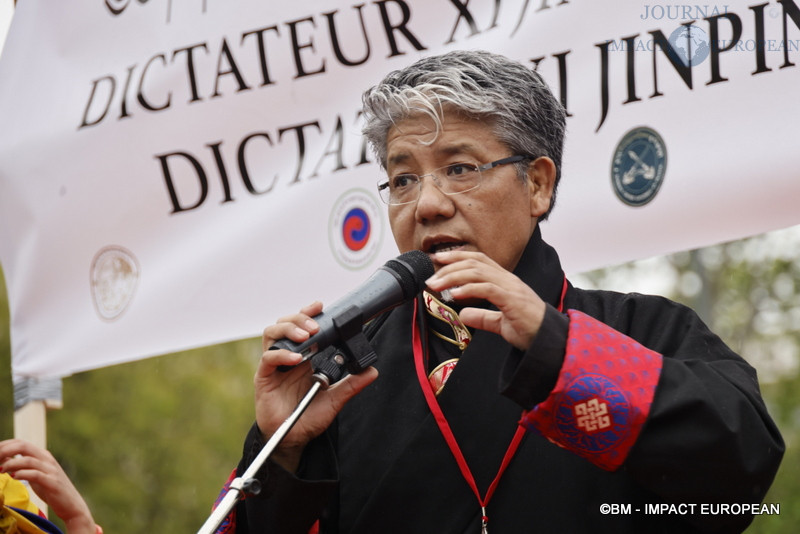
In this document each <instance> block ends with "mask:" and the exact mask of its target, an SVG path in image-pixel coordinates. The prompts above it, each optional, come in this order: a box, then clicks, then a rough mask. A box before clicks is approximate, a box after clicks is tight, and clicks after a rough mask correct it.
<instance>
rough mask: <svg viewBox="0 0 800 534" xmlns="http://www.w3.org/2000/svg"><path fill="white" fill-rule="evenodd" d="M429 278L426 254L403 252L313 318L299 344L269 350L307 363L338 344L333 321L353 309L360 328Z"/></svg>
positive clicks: (285, 343) (282, 342)
mask: <svg viewBox="0 0 800 534" xmlns="http://www.w3.org/2000/svg"><path fill="white" fill-rule="evenodd" d="M431 276H433V262H432V261H431V259H430V258H429V257H428V255H427V254H425V253H424V252H422V251H421V250H410V251H408V252H405V253H403V254H401V255H400V256H398V257H397V258H395V259H392V260H389V261H387V262H386V263H385V264H384V265H383V266H382V267H380V268H379V269H378V270H377V271H375V273H374V274H373V275H372V276H371V277H370V278H369V279H368V280H367V281H366V282H364V283H363V284H361V285H360V286H359V287H358V288H356V289H354V290H353V291H351V292H350V293H348V294H347V295H345V296H344V297H342V298H341V299H339V300H337V301H336V302H335V303H333V304H332V305H331V306H330V307H327V308H326V309H325V310H324V311H323V312H322V313H320V314H319V315H317V316H316V317H314V320H315V321H316V322H317V324H318V325H319V331H318V332H317V333H316V334H314V335H312V336H311V337H309V338H308V339H307V340H305V341H304V342H302V343H295V342H293V341H291V340H288V339H280V340H278V341H276V342H275V344H273V345H272V346H271V347H270V350H272V349H288V350H290V351H292V352H297V353H300V354H301V355H302V356H303V360H302V361H306V360H308V359H309V358H311V357H312V356H314V355H315V354H317V353H318V352H321V351H323V350H325V349H326V348H327V347H329V346H330V345H332V344H334V343H336V342H337V341H339V337H340V333H339V328H337V326H336V324H335V322H336V321H339V320H341V319H340V318H342V317H348V318H352V314H353V311H354V308H355V309H356V310H357V312H360V318H359V319H360V324H359V325H358V326H359V328H360V327H361V325H363V324H364V323H367V322H369V321H370V319H372V318H373V317H376V316H377V315H380V314H381V313H383V312H386V311H389V310H391V309H392V308H394V307H396V306H399V305H401V304H403V303H405V302H407V301H409V300H411V299H413V298H414V297H415V296H416V295H417V293H419V292H420V291H422V289H423V288H424V287H425V280H427V279H428V278H430V277H431ZM279 369H281V368H279ZM286 369H289V368H286ZM282 370H285V369H282Z"/></svg>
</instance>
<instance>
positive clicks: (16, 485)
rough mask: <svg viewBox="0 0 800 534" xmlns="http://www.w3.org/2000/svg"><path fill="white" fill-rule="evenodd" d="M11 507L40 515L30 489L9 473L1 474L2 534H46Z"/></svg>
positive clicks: (0, 523)
mask: <svg viewBox="0 0 800 534" xmlns="http://www.w3.org/2000/svg"><path fill="white" fill-rule="evenodd" d="M9 506H13V507H15V508H19V509H21V510H25V511H27V512H31V513H34V514H38V513H39V509H38V508H37V507H36V505H35V504H33V503H32V502H31V499H30V494H29V493H28V488H26V487H25V485H24V484H23V483H22V482H20V481H18V480H15V479H13V478H11V476H10V475H8V474H7V473H0V533H2V534H41V533H42V532H44V531H43V530H42V529H40V528H39V527H37V526H36V525H34V524H33V523H31V522H30V521H28V519H27V518H25V516H23V515H22V514H20V513H19V512H17V511H16V510H12V509H11V508H9Z"/></svg>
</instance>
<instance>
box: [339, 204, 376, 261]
mask: <svg viewBox="0 0 800 534" xmlns="http://www.w3.org/2000/svg"><path fill="white" fill-rule="evenodd" d="M371 226H372V225H371V224H370V220H369V215H367V212H366V211H364V210H363V209H362V208H353V209H351V210H350V211H349V212H347V215H345V216H344V224H342V239H344V244H345V245H346V246H347V248H349V249H350V250H353V251H357V250H361V249H362V248H364V247H365V246H366V245H367V243H369V234H370V230H371V229H372V228H371Z"/></svg>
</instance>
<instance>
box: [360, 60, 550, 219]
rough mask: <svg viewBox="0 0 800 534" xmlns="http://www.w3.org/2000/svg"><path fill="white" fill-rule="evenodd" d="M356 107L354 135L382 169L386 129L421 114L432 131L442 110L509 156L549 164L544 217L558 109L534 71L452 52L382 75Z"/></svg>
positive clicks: (522, 170) (520, 169) (521, 170)
mask: <svg viewBox="0 0 800 534" xmlns="http://www.w3.org/2000/svg"><path fill="white" fill-rule="evenodd" d="M363 104H364V117H365V124H364V128H363V131H362V133H363V134H364V136H366V138H367V141H368V142H369V144H370V146H371V147H372V150H373V152H374V154H375V156H376V158H377V160H378V163H379V164H380V165H381V167H383V168H384V169H385V168H386V138H387V135H388V133H389V130H390V129H391V127H392V126H394V125H395V124H396V123H398V122H400V121H402V120H404V119H406V118H409V117H411V116H414V115H419V114H424V115H427V116H429V117H430V118H431V119H432V120H433V121H434V124H436V128H437V133H438V131H440V130H441V127H442V117H443V113H444V111H446V110H447V111H456V112H458V113H463V114H465V115H466V116H468V117H472V118H475V119H478V120H484V121H486V122H487V125H488V126H489V127H490V128H492V129H493V131H494V134H495V135H496V136H497V138H498V139H499V140H500V142H502V143H503V144H505V145H506V146H508V147H509V149H511V151H512V152H513V153H514V154H521V155H531V156H536V157H539V156H548V157H549V158H550V159H552V160H553V162H554V163H555V165H556V179H555V183H554V185H553V197H552V199H551V201H550V207H549V209H548V210H547V212H546V213H545V214H544V215H542V216H541V217H540V218H539V219H540V220H544V219H546V218H547V216H548V215H549V214H550V211H552V209H553V205H554V204H555V198H556V188H557V186H558V182H559V180H560V178H561V155H562V152H563V148H564V134H565V130H566V111H565V110H564V107H563V106H562V105H561V103H560V102H559V101H558V100H557V99H556V98H555V97H554V96H553V93H552V92H551V91H550V88H549V87H548V86H547V84H546V83H545V81H544V80H543V79H542V77H541V76H540V75H539V74H538V73H537V72H536V71H534V70H532V69H530V68H528V67H526V66H524V65H522V64H521V63H518V62H516V61H512V60H510V59H508V58H506V57H504V56H501V55H498V54H493V53H490V52H485V51H454V52H449V53H447V54H442V55H439V56H432V57H427V58H424V59H421V60H419V61H417V62H416V63H414V64H412V65H410V66H408V67H406V68H405V69H402V70H398V71H394V72H391V73H389V74H388V75H387V76H386V77H385V78H384V79H383V80H382V81H381V82H380V83H379V84H378V85H376V86H375V87H372V88H371V89H369V90H367V91H366V92H365V93H364V95H363ZM528 163H529V162H528ZM521 165H522V166H521V167H518V172H519V173H520V175H521V176H524V175H525V168H526V167H527V163H523V164H521Z"/></svg>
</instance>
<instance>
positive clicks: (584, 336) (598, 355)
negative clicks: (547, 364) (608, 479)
mask: <svg viewBox="0 0 800 534" xmlns="http://www.w3.org/2000/svg"><path fill="white" fill-rule="evenodd" d="M568 314H569V318H570V325H569V337H568V339H567V353H566V356H565V358H564V365H563V367H562V369H561V374H560V375H559V377H558V382H557V383H556V387H555V389H553V391H552V392H551V393H550V396H549V397H548V398H547V399H546V400H545V401H544V402H542V403H541V404H538V405H537V406H536V407H535V408H534V409H533V410H531V411H530V412H527V413H525V414H524V415H523V418H522V421H521V423H522V424H523V425H524V426H525V427H526V428H527V429H528V430H533V431H536V432H538V433H540V434H541V435H543V436H544V437H546V438H547V439H549V440H550V441H552V442H553V443H555V444H556V445H559V446H561V447H564V448H565V449H567V450H570V451H572V452H574V453H575V454H577V455H579V456H582V457H583V458H586V459H587V460H589V461H590V462H592V463H593V464H595V465H597V466H598V467H601V468H603V469H606V470H608V471H613V470H615V469H617V468H618V467H619V466H620V465H622V463H623V462H624V461H625V458H626V457H627V456H628V452H629V451H630V449H631V447H633V444H634V443H636V439H637V438H638V436H639V432H640V431H641V429H642V426H643V425H644V423H645V421H646V420H647V415H648V413H649V412H650V405H651V404H652V402H653V395H654V394H655V388H656V385H657V384H658V378H659V376H660V375H661V363H662V362H661V359H662V356H661V355H660V354H659V353H657V352H654V351H652V350H650V349H647V348H645V347H643V346H642V345H641V344H639V343H638V342H636V341H635V340H633V339H631V338H630V337H628V336H626V335H624V334H621V333H619V332H617V331H616V330H614V329H613V328H611V327H609V326H608V325H605V324H603V323H601V322H600V321H598V320H596V319H594V318H592V317H590V316H588V315H586V314H585V313H582V312H579V311H576V310H569V312H568Z"/></svg>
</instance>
